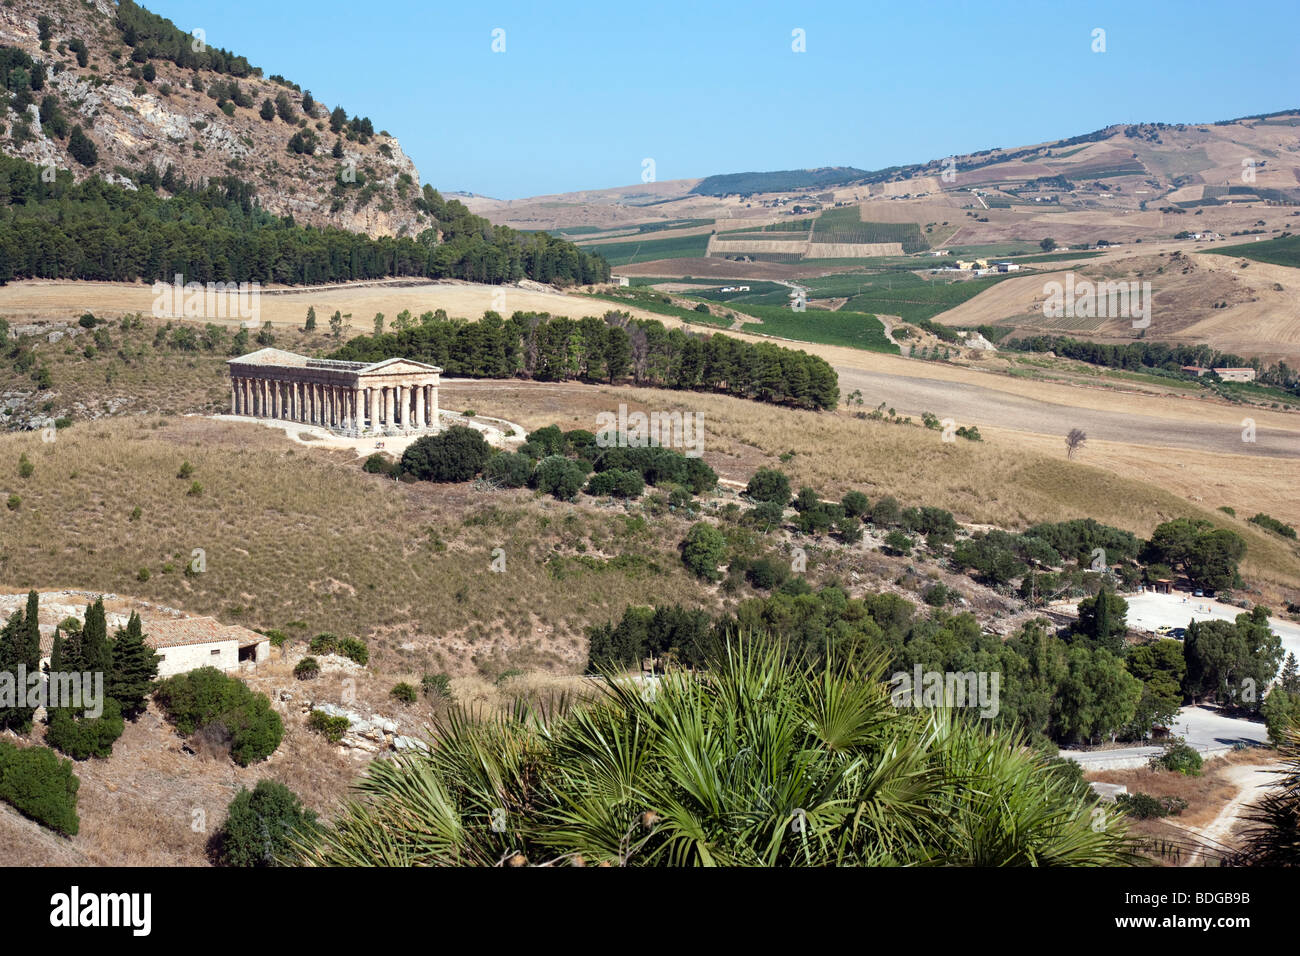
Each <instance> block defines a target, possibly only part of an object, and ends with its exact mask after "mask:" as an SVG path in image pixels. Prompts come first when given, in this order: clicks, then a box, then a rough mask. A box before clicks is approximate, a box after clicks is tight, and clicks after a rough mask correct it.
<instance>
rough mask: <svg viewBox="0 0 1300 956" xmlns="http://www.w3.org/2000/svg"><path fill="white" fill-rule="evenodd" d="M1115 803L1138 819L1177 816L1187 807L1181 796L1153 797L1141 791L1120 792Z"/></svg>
mask: <svg viewBox="0 0 1300 956" xmlns="http://www.w3.org/2000/svg"><path fill="white" fill-rule="evenodd" d="M1115 805H1116V806H1117V807H1119V808H1120V809H1121V810H1123V811H1124V812H1125V813H1126V814H1128V815H1129V816H1131V817H1136V818H1137V819H1139V820H1151V819H1159V818H1160V817H1168V816H1177V815H1178V814H1180V813H1182V812H1183V811H1184V810H1186V809H1187V801H1186V800H1184V799H1183V798H1182V797H1153V796H1151V794H1149V793H1142V792H1141V791H1138V792H1137V793H1121V794H1120V795H1119V796H1118V797H1116V798H1115Z"/></svg>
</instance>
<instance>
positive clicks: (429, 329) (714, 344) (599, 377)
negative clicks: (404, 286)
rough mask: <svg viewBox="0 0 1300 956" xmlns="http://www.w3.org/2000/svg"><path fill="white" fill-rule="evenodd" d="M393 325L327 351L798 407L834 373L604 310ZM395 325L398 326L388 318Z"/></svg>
mask: <svg viewBox="0 0 1300 956" xmlns="http://www.w3.org/2000/svg"><path fill="white" fill-rule="evenodd" d="M398 320H399V322H400V324H401V325H402V328H401V329H400V331H397V332H387V333H382V334H379V335H370V336H367V335H361V336H357V337H356V338H354V339H351V340H350V341H349V342H347V343H346V344H345V345H344V346H343V347H342V348H340V349H338V350H337V351H336V352H334V353H333V355H332V356H331V358H336V359H343V360H346V361H354V362H378V361H381V360H383V359H385V358H391V357H393V356H395V355H400V356H404V357H406V358H411V359H416V360H417V361H422V362H429V363H431V364H434V365H437V366H439V367H440V368H442V369H443V370H444V371H445V372H446V373H447V374H448V375H463V376H469V377H474V378H511V377H516V376H518V377H523V378H530V379H535V380H537V381H544V382H557V381H567V380H571V379H579V380H582V381H591V382H621V381H624V380H627V379H629V378H630V379H631V381H632V382H634V383H635V384H637V385H649V386H654V387H659V388H672V389H691V390H706V391H719V392H726V393H727V394H730V395H737V396H741V397H744V398H753V399H757V400H759V401H765V402H773V403H777V404H787V405H795V406H798V407H803V408H819V409H820V408H834V407H835V406H836V405H837V404H838V402H839V379H838V376H837V375H836V374H835V370H834V369H833V368H831V366H830V364H829V363H827V362H826V361H825V360H824V359H822V358H819V357H817V356H815V355H809V354H807V353H806V352H796V351H794V350H793V349H788V348H782V347H781V346H779V345H775V344H773V343H770V342H759V343H750V342H745V341H742V340H740V339H736V338H732V337H730V336H726V335H700V334H695V333H690V332H686V331H684V330H682V329H680V328H675V329H668V328H665V327H664V325H663V323H662V322H658V321H655V320H652V319H651V320H637V319H633V318H630V317H628V316H627V315H625V314H624V313H620V312H609V313H606V315H605V317H604V319H598V318H594V317H590V316H589V317H587V318H584V319H578V320H574V319H569V318H562V317H561V318H555V317H552V316H550V315H548V314H546V313H539V312H516V313H514V315H512V316H511V317H510V318H509V319H502V318H501V316H500V315H498V314H497V313H496V312H486V313H484V316H483V318H482V319H481V320H480V321H478V322H468V321H464V320H460V319H445V318H440V317H439V316H438V313H434V312H428V313H425V314H424V315H423V316H421V317H420V318H419V319H418V320H416V319H413V318H411V317H410V316H399V317H398ZM394 324H395V325H397V324H398V323H394Z"/></svg>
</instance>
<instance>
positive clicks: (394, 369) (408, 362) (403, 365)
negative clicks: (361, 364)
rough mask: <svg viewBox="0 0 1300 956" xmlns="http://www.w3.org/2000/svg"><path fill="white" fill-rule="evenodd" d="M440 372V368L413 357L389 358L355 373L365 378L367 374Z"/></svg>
mask: <svg viewBox="0 0 1300 956" xmlns="http://www.w3.org/2000/svg"><path fill="white" fill-rule="evenodd" d="M441 372H442V369H440V368H438V366H436V365H427V364H425V363H424V362H417V361H415V360H414V359H407V358H390V359H385V360H384V361H382V362H376V363H375V364H374V365H367V366H366V367H365V368H363V369H359V370H358V371H357V374H358V375H359V376H361V377H362V378H365V377H366V376H367V375H437V374H439V373H441Z"/></svg>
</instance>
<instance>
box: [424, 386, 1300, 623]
mask: <svg viewBox="0 0 1300 956" xmlns="http://www.w3.org/2000/svg"><path fill="white" fill-rule="evenodd" d="M444 391H445V392H446V394H447V395H448V399H447V400H448V401H449V402H450V403H451V404H452V407H455V406H456V405H458V404H460V405H464V404H472V405H473V406H474V408H475V410H476V411H479V412H481V413H483V414H489V415H496V416H501V417H504V418H509V419H510V420H511V421H517V422H520V423H521V424H522V425H524V426H525V427H527V428H533V427H536V426H539V425H543V424H548V423H550V422H552V421H554V422H557V423H558V424H560V426H561V427H562V428H588V429H590V428H593V427H594V424H595V415H596V413H597V412H598V411H608V410H611V409H614V408H616V407H617V404H618V402H620V401H626V402H627V403H628V405H629V407H630V408H637V407H642V408H646V409H657V410H660V411H673V410H680V411H683V412H685V411H693V412H696V413H698V414H699V415H700V416H701V420H702V422H703V429H704V433H705V449H706V452H705V458H706V460H707V461H708V462H709V464H710V465H712V466H713V467H714V469H715V470H717V472H718V473H719V475H720V476H722V477H723V478H727V479H732V480H735V481H740V482H744V481H747V480H748V478H749V476H750V475H752V474H753V472H754V471H755V470H756V469H758V468H759V467H779V468H781V469H783V470H784V471H786V472H787V473H788V474H789V475H790V478H791V484H792V485H793V486H794V487H796V488H798V487H800V486H801V485H803V484H808V485H811V486H812V487H814V488H816V489H817V490H818V491H820V492H822V493H823V495H828V496H834V497H836V498H838V497H839V496H840V495H841V494H843V493H844V492H845V491H848V490H850V489H858V490H861V491H864V492H865V493H866V494H867V495H868V496H869V497H871V498H873V499H874V498H876V497H879V496H882V495H885V494H890V495H893V496H895V497H896V498H897V499H898V500H899V501H900V502H902V503H903V504H904V505H923V504H929V505H937V506H939V507H943V508H947V509H948V510H950V511H952V512H953V513H954V514H955V515H957V516H958V518H959V519H960V520H962V521H966V522H971V523H976V524H992V525H998V526H1000V527H1006V528H1024V527H1026V526H1028V525H1030V524H1033V523H1036V522H1040V521H1061V520H1067V519H1070V518H1080V517H1088V516H1091V517H1094V518H1096V519H1097V520H1098V521H1102V522H1105V523H1107V524H1113V525H1116V526H1117V527H1122V528H1126V529H1128V530H1130V531H1133V532H1134V533H1136V534H1141V535H1149V534H1150V533H1151V531H1152V529H1154V528H1155V526H1156V525H1157V524H1159V523H1161V522H1163V521H1168V520H1170V519H1171V518H1173V517H1178V516H1183V515H1186V516H1198V517H1204V518H1208V519H1212V520H1214V521H1216V522H1218V523H1220V524H1222V525H1224V526H1227V527H1231V528H1232V529H1233V530H1235V531H1237V533H1239V534H1241V535H1242V536H1243V537H1244V538H1245V539H1246V540H1247V541H1248V542H1249V548H1250V550H1249V553H1248V555H1247V559H1246V562H1245V567H1246V572H1247V573H1248V574H1249V575H1252V576H1254V577H1255V578H1256V579H1257V580H1258V583H1259V584H1260V586H1261V587H1263V588H1265V589H1266V590H1267V591H1268V592H1272V593H1274V594H1283V593H1285V594H1294V592H1295V590H1296V587H1297V585H1300V553H1297V549H1296V547H1295V545H1294V544H1292V543H1289V542H1287V541H1285V540H1283V539H1281V538H1279V537H1277V536H1276V535H1272V534H1269V533H1267V532H1264V531H1262V530H1261V529H1259V528H1258V527H1256V526H1255V525H1252V524H1249V523H1248V522H1246V521H1244V520H1242V519H1243V518H1245V517H1248V516H1249V515H1252V514H1255V513H1256V511H1260V510H1263V511H1267V512H1269V513H1270V514H1274V515H1281V514H1285V515H1292V514H1294V513H1295V511H1296V505H1295V503H1294V495H1293V494H1292V488H1293V482H1291V481H1288V478H1290V477H1291V476H1292V475H1293V474H1294V470H1295V463H1294V460H1292V459H1287V458H1249V459H1244V458H1243V457H1242V456H1232V455H1201V456H1196V457H1198V458H1200V459H1203V460H1202V461H1200V462H1198V463H1197V464H1196V465H1195V466H1192V465H1188V463H1187V460H1184V459H1182V458H1180V457H1177V456H1172V455H1170V454H1168V453H1167V452H1164V453H1161V452H1160V451H1159V450H1157V449H1152V448H1145V449H1144V448H1139V447H1134V446H1130V445H1126V444H1122V443H1114V444H1113V445H1112V444H1111V443H1097V445H1096V446H1094V445H1093V444H1092V443H1090V444H1089V446H1088V449H1087V451H1086V453H1084V454H1082V455H1081V456H1080V457H1079V458H1078V459H1076V460H1075V461H1067V460H1066V458H1065V454H1064V451H1063V447H1064V446H1063V444H1062V442H1061V439H1060V438H1059V437H1056V436H1050V437H1049V436H1041V437H1039V436H1033V435H1026V434H1024V433H1021V432H1014V431H1011V430H1010V429H989V430H985V429H984V428H983V427H982V426H981V431H982V432H984V433H985V441H983V442H979V443H972V442H967V441H957V442H955V443H945V442H943V441H942V440H941V437H940V434H939V432H937V431H928V430H926V429H924V428H922V427H920V425H919V423H914V424H913V425H910V426H909V425H900V424H889V423H886V422H877V421H870V420H864V419H860V418H857V417H855V416H854V414H853V413H851V412H849V411H847V410H844V409H841V410H840V411H838V412H836V413H834V414H828V413H817V412H805V411H794V410H790V409H782V408H776V407H773V406H769V405H761V404H757V403H754V402H746V401H743V400H741V399H734V398H729V397H726V396H718V395H702V394H695V393H691V394H682V393H674V392H662V391H655V390H651V389H635V388H618V389H612V388H608V387H602V386H583V385H576V384H565V385H533V384H523V383H509V384H505V383H494V382H486V381H484V382H467V383H457V384H456V385H455V386H452V387H449V388H447V389H445V390H444ZM789 452H794V456H793V457H792V458H790V459H789V461H787V462H785V463H782V462H781V461H780V460H779V458H780V456H781V455H784V454H788V453H789ZM1188 457H1189V458H1191V456H1188ZM1184 465H1185V466H1186V467H1183V466H1184ZM1243 475H1245V476H1246V477H1245V478H1244V479H1243V478H1242V476H1243ZM1193 497H1197V498H1201V499H1203V500H1202V501H1201V502H1196V501H1194V500H1192V499H1193ZM1234 501H1236V502H1239V503H1238V504H1237V505H1235V507H1236V508H1237V510H1238V514H1239V515H1240V517H1239V518H1236V519H1234V518H1230V517H1228V516H1227V515H1226V514H1223V513H1221V512H1218V511H1216V510H1215V509H1216V508H1217V507H1218V506H1219V505H1220V504H1229V505H1232V504H1233V502H1234ZM1270 509H1272V510H1270ZM1296 520H1300V515H1296ZM1292 599H1293V600H1294V598H1292Z"/></svg>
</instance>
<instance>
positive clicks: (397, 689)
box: [388, 681, 420, 704]
mask: <svg viewBox="0 0 1300 956" xmlns="http://www.w3.org/2000/svg"><path fill="white" fill-rule="evenodd" d="M388 693H389V694H390V695H391V696H392V698H393V700H395V701H398V702H399V703H403V704H414V703H415V702H416V700H418V699H419V696H420V695H419V692H418V691H416V689H415V685H414V684H408V683H406V681H402V682H401V683H400V684H394V685H393V689H392V690H390V691H389V692H388Z"/></svg>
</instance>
